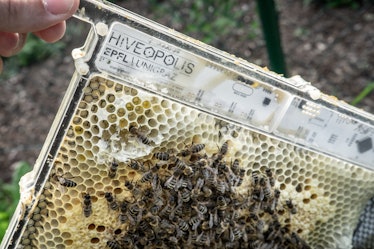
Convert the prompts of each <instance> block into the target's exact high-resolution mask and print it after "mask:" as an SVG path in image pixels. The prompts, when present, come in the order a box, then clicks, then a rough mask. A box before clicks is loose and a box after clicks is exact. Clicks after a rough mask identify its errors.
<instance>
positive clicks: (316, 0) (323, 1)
mask: <svg viewBox="0 0 374 249" xmlns="http://www.w3.org/2000/svg"><path fill="white" fill-rule="evenodd" d="M364 3H371V4H373V3H374V0H304V4H305V5H310V4H315V5H318V6H326V7H328V8H338V7H350V8H358V7H360V6H361V5H362V4H364Z"/></svg>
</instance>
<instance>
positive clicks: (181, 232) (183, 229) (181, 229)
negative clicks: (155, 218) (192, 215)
mask: <svg viewBox="0 0 374 249" xmlns="http://www.w3.org/2000/svg"><path fill="white" fill-rule="evenodd" d="M177 228H179V230H177V235H179V236H181V235H182V236H183V235H184V234H185V233H186V232H187V231H188V223H187V222H186V221H185V220H183V219H179V222H178V227H177Z"/></svg>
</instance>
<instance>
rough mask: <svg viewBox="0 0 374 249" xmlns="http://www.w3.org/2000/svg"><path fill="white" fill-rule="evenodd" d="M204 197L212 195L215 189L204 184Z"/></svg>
mask: <svg viewBox="0 0 374 249" xmlns="http://www.w3.org/2000/svg"><path fill="white" fill-rule="evenodd" d="M202 191H203V195H204V197H206V198H207V197H210V196H212V194H213V191H212V190H211V189H210V188H209V187H208V186H203V188H202Z"/></svg>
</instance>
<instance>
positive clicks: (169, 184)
mask: <svg viewBox="0 0 374 249" xmlns="http://www.w3.org/2000/svg"><path fill="white" fill-rule="evenodd" d="M180 174H181V172H180V171H179V170H175V171H174V172H173V174H172V175H171V176H170V177H169V178H168V179H167V180H166V181H165V184H164V185H165V187H167V188H169V189H174V188H175V186H176V184H177V182H178V179H179V176H180Z"/></svg>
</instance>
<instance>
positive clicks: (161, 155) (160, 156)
mask: <svg viewBox="0 0 374 249" xmlns="http://www.w3.org/2000/svg"><path fill="white" fill-rule="evenodd" d="M154 157H155V158H157V159H158V160H161V161H168V160H169V158H170V154H169V153H167V152H156V153H155V154H154Z"/></svg>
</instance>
